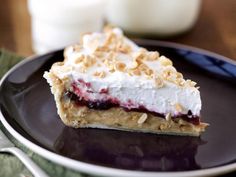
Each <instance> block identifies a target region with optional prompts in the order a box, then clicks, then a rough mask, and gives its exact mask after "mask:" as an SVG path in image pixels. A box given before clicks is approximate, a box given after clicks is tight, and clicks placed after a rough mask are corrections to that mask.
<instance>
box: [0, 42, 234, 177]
mask: <svg viewBox="0 0 236 177" xmlns="http://www.w3.org/2000/svg"><path fill="white" fill-rule="evenodd" d="M139 44H140V45H142V46H144V47H146V48H148V49H149V50H158V51H159V52H160V53H161V54H163V55H166V56H167V57H169V58H171V59H172V60H173V62H174V66H175V67H176V68H177V69H178V70H179V71H180V72H182V73H183V74H184V76H185V78H190V79H192V80H194V81H197V83H198V85H199V86H200V92H201V98H202V112H201V115H202V119H203V120H204V122H208V123H209V124H210V127H209V128H207V130H206V132H205V133H203V135H202V136H201V137H180V136H164V135H153V134H143V133H130V132H121V131H114V130H101V129H73V128H69V127H66V126H64V125H63V124H62V122H61V120H60V118H59V117H58V115H57V113H56V107H55V103H54V100H53V96H52V94H51V93H50V89H49V85H48V84H47V83H46V80H45V79H44V78H43V77H42V75H43V73H44V71H47V70H49V68H50V67H51V65H52V63H54V62H56V61H59V60H62V59H63V55H62V51H56V52H52V53H49V54H46V55H43V56H38V57H35V58H34V59H31V60H29V61H28V62H24V64H21V65H19V66H18V67H16V68H15V69H14V70H12V71H11V72H10V73H9V74H8V75H7V77H5V79H4V80H3V82H2V85H1V88H0V95H1V104H0V109H1V112H2V114H3V116H4V118H5V120H6V122H7V123H8V124H9V125H10V126H11V127H13V128H14V130H15V131H17V132H18V133H19V134H20V135H21V136H23V137H25V138H26V139H28V140H29V141H31V142H33V143H34V144H36V145H39V146H41V147H42V148H44V149H47V150H49V151H51V152H54V153H56V154H60V155H62V156H65V157H69V158H72V159H76V160H78V161H81V162H86V163H89V164H95V165H100V166H106V167H113V168H118V169H128V170H135V171H136V170H138V171H155V172H160V171H162V172H164V171H165V172H170V171H174V172H175V171H189V170H198V169H208V168H212V167H219V166H224V165H227V164H232V163H235V162H236V138H235V129H236V66H235V65H234V64H233V63H232V62H230V61H228V60H227V59H226V58H224V57H222V56H219V55H216V54H212V53H208V52H206V51H202V50H198V49H194V48H189V47H184V46H180V45H175V44H170V43H163V42H151V41H139Z"/></svg>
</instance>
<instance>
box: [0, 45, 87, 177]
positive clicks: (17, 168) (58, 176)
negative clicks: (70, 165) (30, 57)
mask: <svg viewBox="0 0 236 177" xmlns="http://www.w3.org/2000/svg"><path fill="white" fill-rule="evenodd" d="M22 59H23V57H20V56H17V55H15V54H14V53H11V52H9V51H6V50H4V49H0V78H2V76H3V75H4V74H5V73H6V72H7V71H8V70H9V69H10V68H11V67H12V66H14V65H15V64H16V63H18V62H19V61H21V60H22ZM0 129H1V130H2V131H3V132H4V133H5V134H6V135H7V137H8V138H9V139H10V140H11V141H12V142H13V143H14V144H15V145H16V146H17V147H19V148H20V149H21V150H23V151H24V152H25V153H26V154H27V155H28V156H29V157H30V158H31V159H32V160H33V161H34V162H35V163H36V164H38V165H39V166H40V167H41V168H42V169H43V170H44V171H45V172H46V173H47V174H48V175H49V176H51V177H85V176H87V175H84V174H80V173H78V172H76V171H73V170H70V169H67V168H65V167H62V166H60V165H57V164H55V163H53V162H51V161H48V160H46V159H44V158H42V157H41V156H39V155H37V154H35V153H34V152H32V151H31V150H29V149H28V148H26V147H25V146H24V145H22V144H21V143H20V142H18V141H17V140H16V139H15V138H14V137H12V136H11V135H10V134H9V133H8V132H7V131H6V129H5V128H4V127H3V125H2V124H1V123H0ZM26 176H27V177H31V176H32V174H31V173H30V172H29V171H28V170H27V169H26V168H25V166H24V165H23V164H22V163H21V162H20V161H19V160H18V159H17V158H16V157H15V156H13V155H11V154H5V153H0V177H26Z"/></svg>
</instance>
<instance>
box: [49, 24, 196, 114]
mask: <svg viewBox="0 0 236 177" xmlns="http://www.w3.org/2000/svg"><path fill="white" fill-rule="evenodd" d="M64 56H65V60H64V62H62V63H57V64H54V65H53V67H52V69H51V71H50V72H53V73H54V74H55V75H56V76H57V77H58V78H60V79H62V80H63V79H67V80H68V83H69V84H68V85H67V89H68V90H69V91H72V92H74V93H75V94H77V95H78V96H80V97H83V98H84V99H87V100H91V101H99V100H102V101H106V100H116V101H118V102H119V104H120V106H122V107H125V108H127V109H132V108H140V106H141V107H145V109H147V110H148V111H151V112H156V113H159V114H163V115H167V114H170V115H171V116H176V115H183V114H188V113H189V111H191V113H192V115H193V116H199V115H200V110H201V99H200V92H199V90H198V89H197V88H196V87H195V85H196V83H195V82H193V81H191V80H185V79H183V76H182V74H181V73H179V72H177V71H176V69H175V68H174V67H173V66H172V62H171V60H169V59H168V58H166V57H164V56H160V55H159V53H158V52H153V51H151V52H150V51H147V50H146V49H144V48H141V47H139V46H137V45H136V44H135V43H133V42H132V41H130V40H129V39H128V38H126V37H125V36H124V35H123V32H122V31H121V30H120V29H118V28H113V29H108V30H106V31H105V32H102V33H91V34H86V35H84V36H83V39H82V42H81V44H78V45H74V46H70V47H68V48H66V49H65V51H64ZM45 77H46V78H47V79H48V81H49V83H50V78H49V77H47V73H46V74H45Z"/></svg>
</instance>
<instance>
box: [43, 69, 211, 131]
mask: <svg viewBox="0 0 236 177" xmlns="http://www.w3.org/2000/svg"><path fill="white" fill-rule="evenodd" d="M48 77H50V79H51V80H52V83H51V91H52V93H53V94H54V99H55V101H56V106H57V111H58V114H59V116H60V118H61V119H62V121H63V122H64V124H65V125H67V126H70V127H74V128H102V129H117V130H124V131H136V132H147V133H157V134H172V135H189V136H199V135H200V133H201V132H203V131H205V128H206V127H207V125H208V124H206V123H200V124H199V125H194V124H192V123H190V122H187V121H185V120H183V119H181V118H175V119H174V120H172V119H170V120H166V119H165V118H162V117H158V116H154V115H153V114H150V113H142V112H135V111H128V112H127V111H125V110H124V109H123V108H117V107H114V108H110V109H107V110H95V109H89V108H88V107H86V106H79V105H77V104H76V103H75V102H74V101H72V100H70V99H69V98H68V97H66V96H64V93H65V91H66V90H67V89H66V88H65V87H66V85H68V84H67V83H68V82H67V80H60V79H59V78H57V77H56V76H55V75H54V74H52V73H49V74H48ZM143 114H147V119H146V120H145V121H144V122H142V123H140V122H139V119H140V118H141V116H142V115H143Z"/></svg>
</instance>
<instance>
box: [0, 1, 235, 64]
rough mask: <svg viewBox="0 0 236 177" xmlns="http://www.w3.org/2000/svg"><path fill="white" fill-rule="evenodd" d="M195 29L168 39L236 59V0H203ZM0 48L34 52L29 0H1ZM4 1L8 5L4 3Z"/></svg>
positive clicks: (27, 53)
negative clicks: (28, 9)
mask: <svg viewBox="0 0 236 177" xmlns="http://www.w3.org/2000/svg"><path fill="white" fill-rule="evenodd" d="M202 2H203V3H202V10H201V13H200V16H199V19H198V21H197V23H196V25H195V26H194V28H193V29H192V30H191V31H189V32H187V33H185V34H182V35H180V36H176V37H174V38H171V39H166V40H167V41H174V42H177V43H182V44H188V45H192V46H196V47H199V48H203V49H207V50H210V51H213V52H216V53H219V54H222V55H225V56H227V57H229V58H232V59H234V60H236V0H203V1H202ZM0 3H1V4H2V5H1V6H0V47H4V48H7V49H9V50H12V51H14V52H16V53H18V54H20V55H24V56H28V55H31V54H32V53H33V52H32V48H31V31H30V16H29V13H28V11H27V1H26V0H0ZM3 4H4V5H3Z"/></svg>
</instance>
